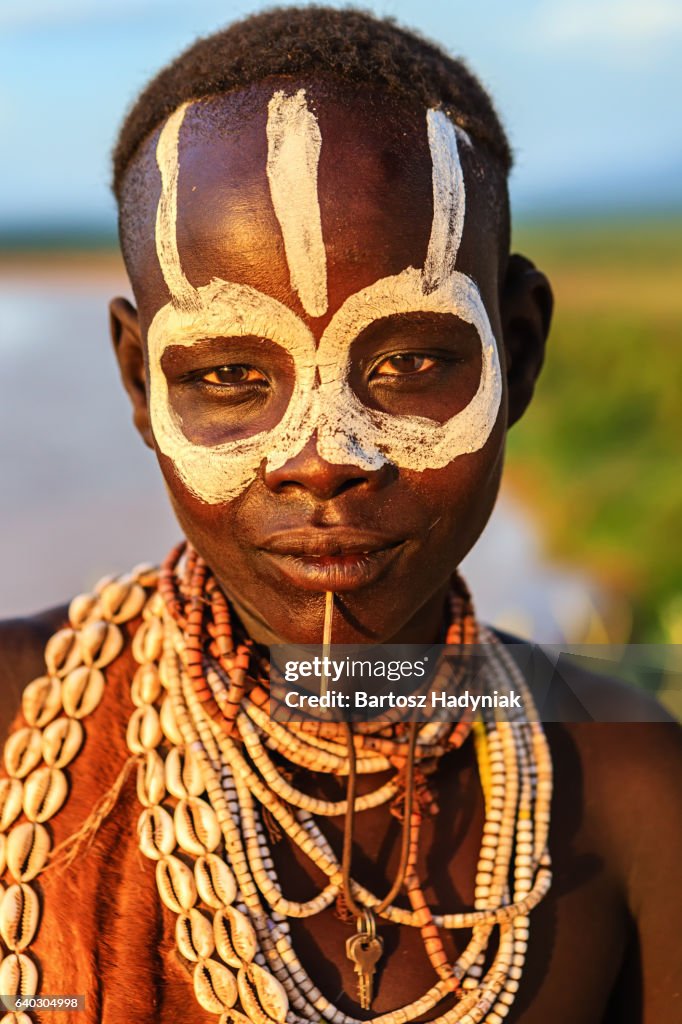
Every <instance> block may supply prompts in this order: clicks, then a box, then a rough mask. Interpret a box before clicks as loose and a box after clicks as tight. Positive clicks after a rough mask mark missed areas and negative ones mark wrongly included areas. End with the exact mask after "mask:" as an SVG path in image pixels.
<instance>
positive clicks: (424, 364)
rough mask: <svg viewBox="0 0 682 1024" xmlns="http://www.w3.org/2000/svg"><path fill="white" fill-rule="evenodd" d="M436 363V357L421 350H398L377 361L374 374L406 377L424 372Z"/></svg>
mask: <svg viewBox="0 0 682 1024" xmlns="http://www.w3.org/2000/svg"><path fill="white" fill-rule="evenodd" d="M435 365H436V360H435V359H433V358H432V357H431V356H427V355H423V354H422V353H420V352H398V353H396V355H394V356H388V358H387V359H384V360H382V362H380V363H377V365H376V366H375V367H374V370H373V372H372V376H377V375H378V376H381V377H399V376H400V377H404V376H407V375H409V374H415V373H424V372H425V371H426V370H430V369H431V367H432V366H435Z"/></svg>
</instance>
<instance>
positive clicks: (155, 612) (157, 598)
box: [142, 590, 165, 621]
mask: <svg viewBox="0 0 682 1024" xmlns="http://www.w3.org/2000/svg"><path fill="white" fill-rule="evenodd" d="M164 608H165V602H164V600H163V597H162V595H161V594H160V593H159V591H158V590H155V591H154V593H153V594H151V595H150V597H149V600H148V601H147V603H146V605H145V606H144V612H143V613H142V617H143V618H144V619H145V621H150V620H151V619H160V618H162V617H163V612H164Z"/></svg>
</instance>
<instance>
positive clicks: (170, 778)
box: [166, 747, 206, 800]
mask: <svg viewBox="0 0 682 1024" xmlns="http://www.w3.org/2000/svg"><path fill="white" fill-rule="evenodd" d="M166 786H167V788H168V792H169V793H172V794H173V796H177V797H178V799H179V800H182V799H183V797H186V796H201V794H202V793H203V792H204V790H205V788H206V787H205V785H204V781H203V779H202V777H201V768H200V767H199V762H198V761H197V758H196V757H195V755H194V754H193V753H192V751H191V750H189V749H187V748H185V747H173V748H172V749H171V750H169V752H168V756H167V757H166Z"/></svg>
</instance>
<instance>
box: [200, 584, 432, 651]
mask: <svg viewBox="0 0 682 1024" xmlns="http://www.w3.org/2000/svg"><path fill="white" fill-rule="evenodd" d="M219 582H220V586H221V589H222V590H223V593H224V594H225V595H226V596H227V598H228V599H229V601H230V604H231V605H232V608H233V609H234V612H235V614H236V615H237V616H238V618H239V620H240V622H241V624H242V627H243V629H244V631H245V632H246V634H247V635H248V636H249V637H251V639H252V640H254V641H255V643H257V644H262V645H263V646H271V645H273V644H294V643H301V638H300V636H297V635H296V634H295V633H292V634H287V635H284V634H282V633H278V632H276V631H275V630H273V629H272V627H271V626H270V625H269V623H268V622H266V620H265V619H264V618H263V616H262V615H261V614H260V612H259V610H258V609H257V608H254V607H253V606H252V605H250V604H249V603H248V602H246V601H244V600H243V599H242V598H241V596H240V595H239V594H238V593H235V592H234V591H233V590H232V589H231V588H230V587H229V585H228V586H226V585H224V584H223V582H222V581H219ZM449 587H450V584H449V581H446V582H445V583H443V585H442V586H441V587H439V588H438V590H436V591H435V592H434V593H433V594H432V595H431V596H430V597H429V598H428V600H427V601H426V602H425V603H424V604H423V605H422V606H421V607H420V608H418V609H417V611H416V612H415V613H414V614H413V615H412V616H411V618H410V619H409V620H408V621H407V622H404V623H395V624H391V626H390V627H389V631H388V632H386V633H385V634H383V635H380V634H378V633H376V632H374V631H373V630H372V629H371V628H369V627H368V626H367V625H366V624H365V623H363V622H361V621H359V620H358V619H357V618H356V616H354V615H353V612H352V611H351V610H350V608H349V607H348V605H347V603H346V601H345V600H344V596H343V594H335V595H334V616H333V626H332V637H331V640H332V643H349V644H350V643H382V644H417V643H419V644H428V643H437V642H438V641H442V640H443V637H444V632H445V629H446V626H447V623H448V609H447V597H448V592H449ZM319 604H320V627H319V638H318V641H317V642H319V643H320V644H321V643H322V632H323V623H324V595H320V601H319ZM295 628H296V623H295V622H292V629H295ZM308 642H315V641H308Z"/></svg>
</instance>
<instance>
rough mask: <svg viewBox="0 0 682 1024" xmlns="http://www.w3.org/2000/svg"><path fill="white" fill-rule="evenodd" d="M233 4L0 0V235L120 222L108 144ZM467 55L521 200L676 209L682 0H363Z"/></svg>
mask: <svg viewBox="0 0 682 1024" xmlns="http://www.w3.org/2000/svg"><path fill="white" fill-rule="evenodd" d="M264 6H266V5H265V4H263V3H254V2H249V0H242V2H239V3H236V2H234V0H223V2H218V0H192V3H189V2H187V0H1V2H0V133H1V137H2V160H1V161H0V232H1V231H2V230H3V229H5V230H7V229H8V228H12V227H14V226H16V225H20V224H40V223H43V224H51V223H55V224H67V223H77V222H89V221H93V222H100V223H102V224H104V225H106V224H112V223H113V216H114V212H113V202H112V199H111V196H110V194H109V191H108V180H109V153H110V151H111V148H112V145H113V141H114V138H115V134H116V130H117V127H118V125H119V124H120V122H121V119H122V117H123V114H124V112H125V110H126V108H127V107H128V106H129V105H130V103H131V102H132V101H133V99H134V98H135V96H136V94H137V92H138V91H139V90H140V89H141V88H142V86H143V85H144V84H145V83H146V81H147V80H148V79H149V78H150V77H151V76H152V75H153V74H154V73H155V72H156V71H157V70H158V69H159V68H160V67H161V66H163V64H164V63H165V62H167V61H168V60H169V59H171V58H172V57H174V56H175V55H177V54H178V53H179V52H180V51H181V50H182V49H184V48H185V47H186V46H187V45H188V44H189V43H190V42H191V41H192V40H193V39H194V38H195V37H196V36H198V35H204V34H207V33H210V32H211V31H213V30H214V29H216V28H218V27H220V26H222V25H225V24H226V23H229V22H230V21H232V20H234V19H236V18H238V17H242V16H244V15H247V14H249V13H252V12H253V11H256V10H259V9H262V8H263V7H264ZM362 6H364V7H366V8H371V9H372V10H374V11H375V12H376V13H378V14H380V15H392V16H394V17H396V18H397V19H398V20H399V21H400V22H401V23H402V24H404V25H406V26H408V27H415V28H418V29H419V30H420V31H421V32H422V33H424V34H425V35H427V36H430V37H431V38H433V39H434V40H436V41H437V42H439V43H440V44H441V45H443V46H444V47H446V48H447V49H448V50H449V51H450V52H452V53H454V54H456V55H458V56H464V57H465V58H466V59H467V61H468V62H469V64H470V65H471V67H472V68H473V69H474V70H475V71H476V72H477V73H478V75H479V76H480V77H481V79H482V80H483V82H484V83H485V85H486V86H487V87H488V88H489V90H490V91H491V92H492V94H493V96H494V98H495V101H496V104H497V107H498V110H499V111H500V113H501V115H502V117H503V120H504V122H505V124H506V126H507V129H508V131H509V134H510V137H511V141H512V145H513V147H514V150H515V154H516V166H515V170H514V172H513V177H512V181H511V190H512V201H513V204H514V206H515V208H516V209H517V211H521V212H531V213H532V212H542V213H546V212H557V213H562V212H572V211H574V210H578V209H590V210H591V211H594V210H595V209H596V210H604V211H606V212H608V211H609V210H611V209H616V208H617V209H619V210H622V209H624V208H629V207H636V208H642V207H671V206H682V139H681V135H680V131H679V124H680V114H679V97H680V96H682V61H681V60H680V57H679V55H680V52H682V50H681V47H682V3H680V2H679V0H514V2H513V3H510V2H509V0H493V2H486V0H479V2H477V3H464V2H461V0H384V2H379V3H371V2H370V3H368V2H367V0H365V3H364V4H362Z"/></svg>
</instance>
